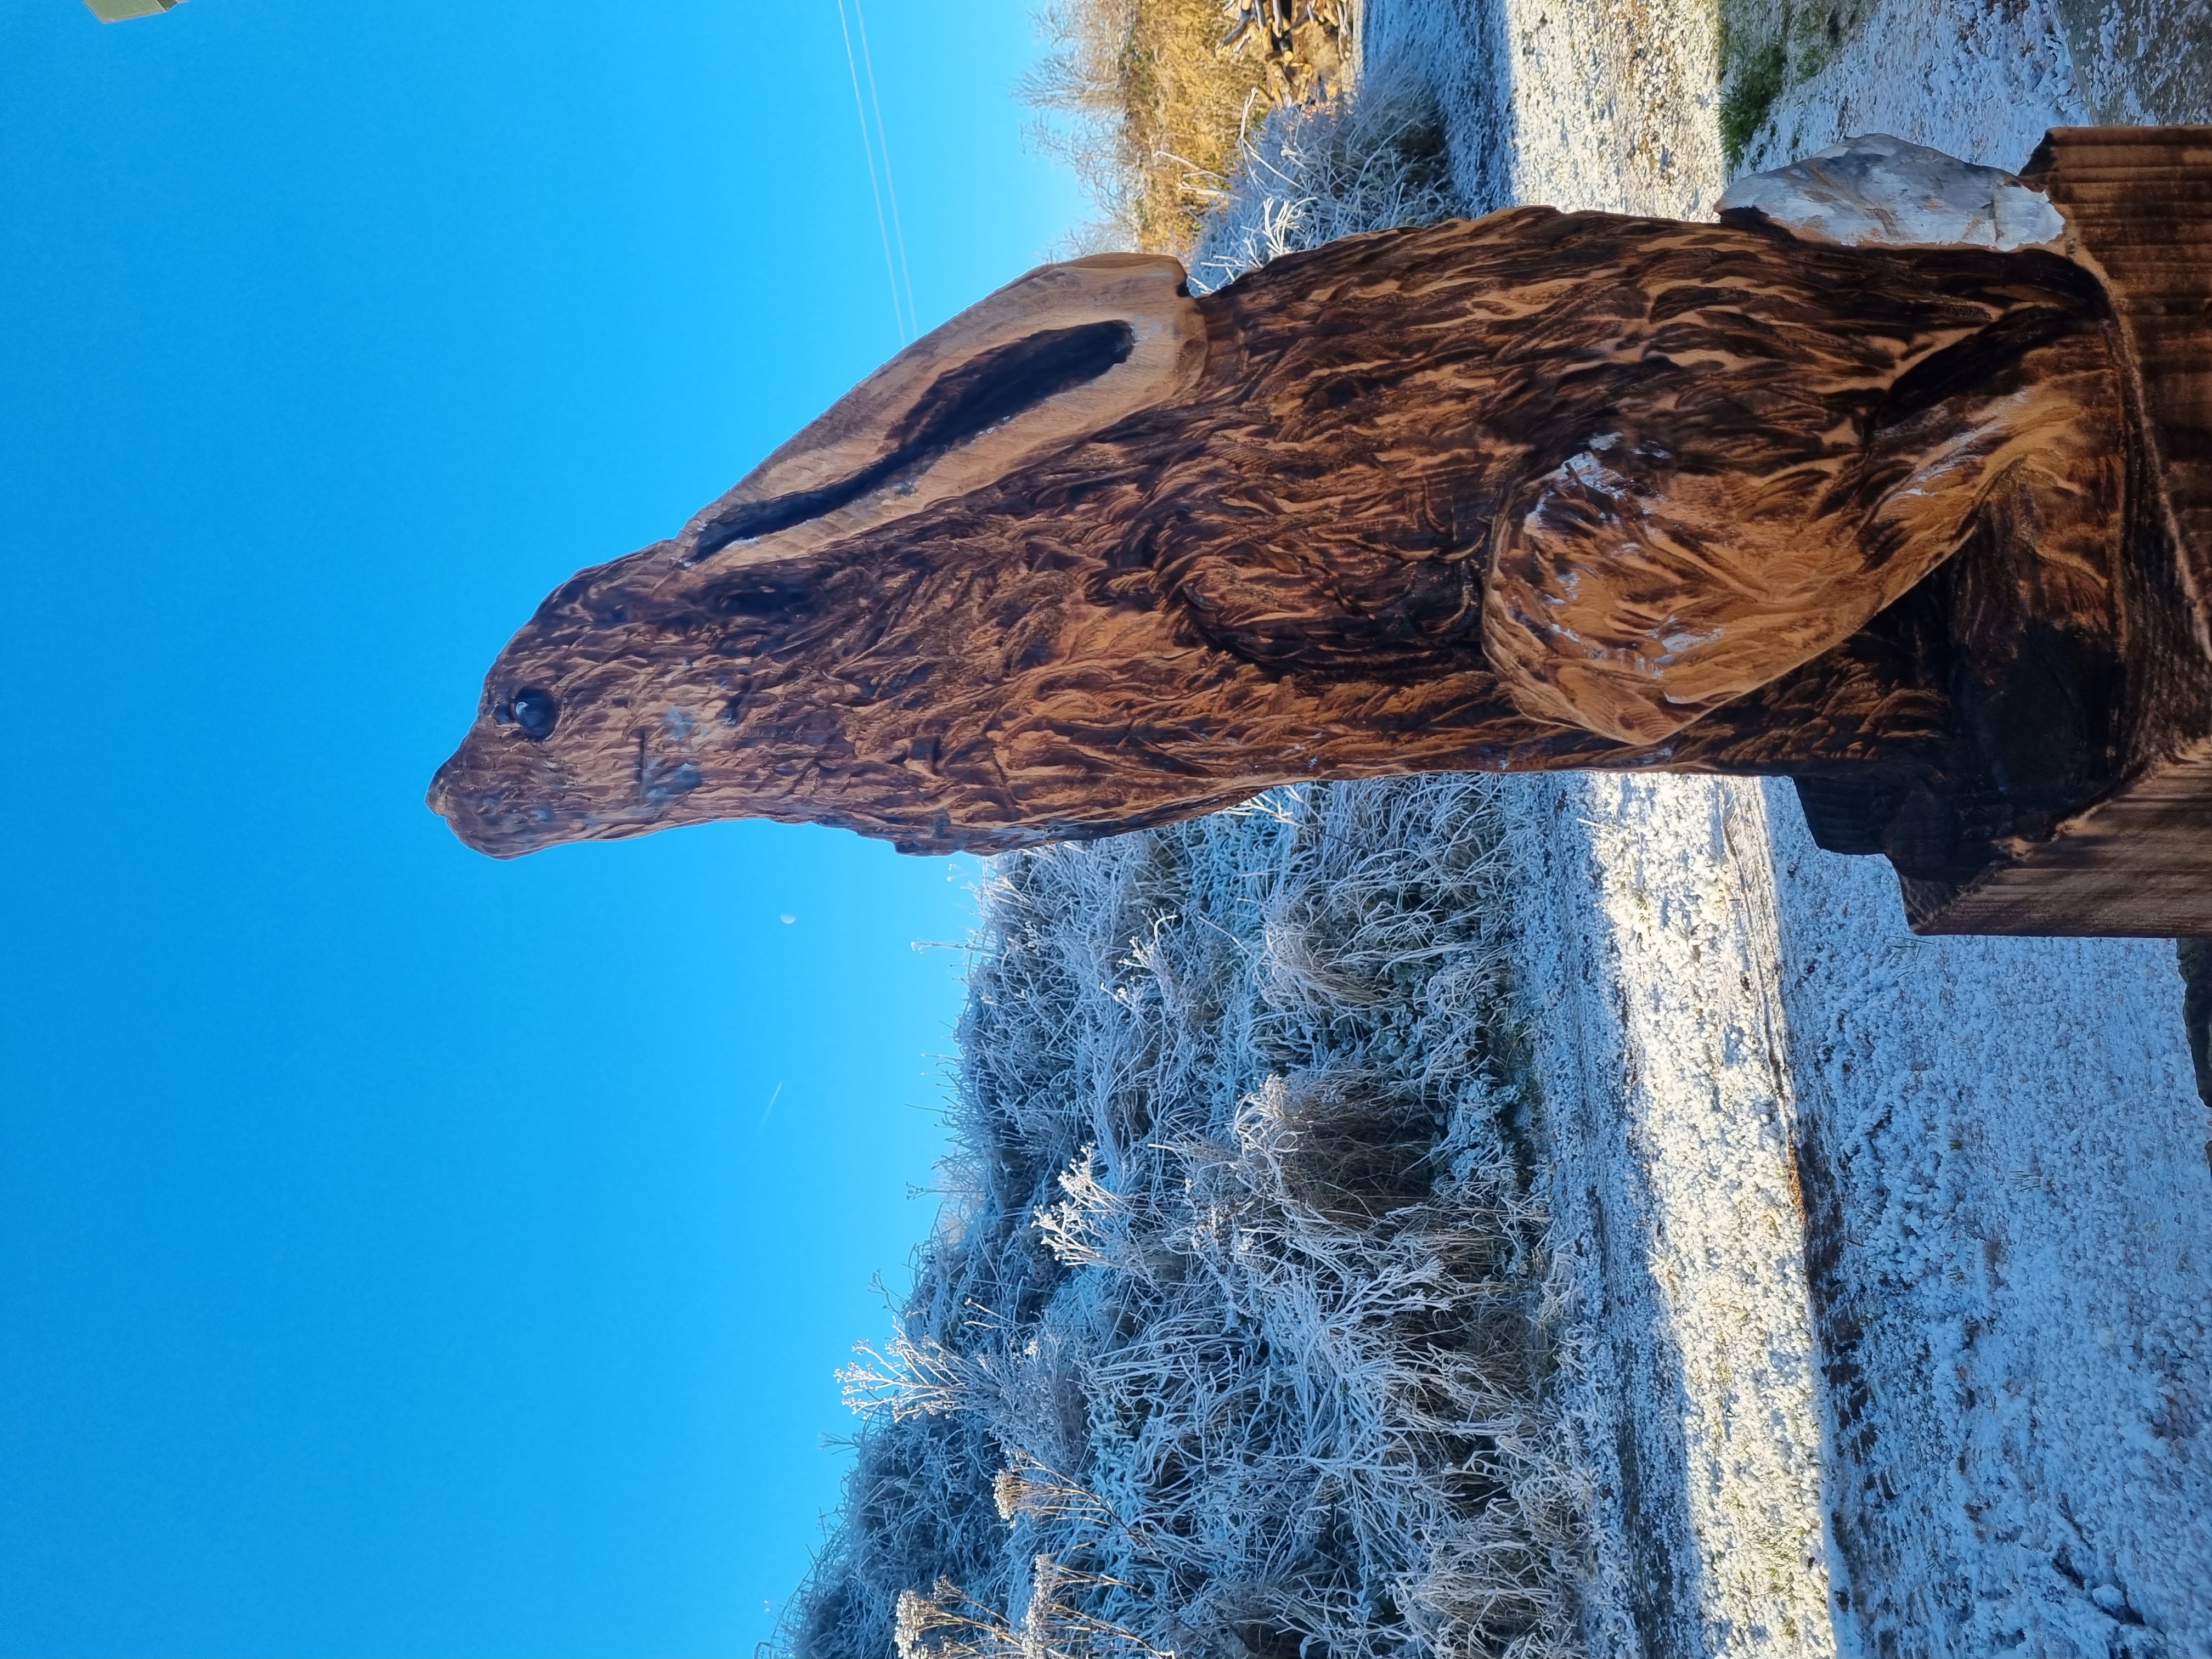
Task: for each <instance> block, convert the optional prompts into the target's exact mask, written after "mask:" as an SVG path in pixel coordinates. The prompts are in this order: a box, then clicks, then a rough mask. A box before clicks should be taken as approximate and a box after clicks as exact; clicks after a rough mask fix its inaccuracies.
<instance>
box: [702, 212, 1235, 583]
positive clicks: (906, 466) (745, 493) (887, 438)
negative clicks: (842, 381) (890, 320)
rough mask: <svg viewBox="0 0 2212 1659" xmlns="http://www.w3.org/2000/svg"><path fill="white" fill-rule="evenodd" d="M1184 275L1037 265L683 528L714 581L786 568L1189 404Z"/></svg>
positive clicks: (1162, 261) (882, 371)
mask: <svg viewBox="0 0 2212 1659" xmlns="http://www.w3.org/2000/svg"><path fill="white" fill-rule="evenodd" d="M1184 282H1185V278H1184V274H1183V269H1182V266H1181V265H1180V264H1176V261H1174V260H1173V259H1170V258H1160V257H1157V256H1154V255H1150V254H1134V253H1107V254H1100V255H1097V256H1095V257H1093V258H1088V259H1076V260H1073V261H1071V262H1070V263H1068V264H1059V265H1042V266H1040V267H1039V268H1038V269H1036V270H1032V271H1031V272H1030V273H1029V275H1027V276H1023V277H1021V278H1019V279H1018V280H1017V281H1015V282H1012V283H1008V284H1007V285H1006V287H1004V288H1002V289H1000V290H999V291H998V292H997V293H995V294H994V295H991V296H990V298H988V299H987V300H985V301H982V302H981V303H980V304H978V305H975V306H971V307H969V309H967V310H966V311H963V312H962V313H960V314H959V315H958V316H957V317H955V318H954V319H952V320H951V322H949V323H947V324H945V325H944V326H943V327H942V328H939V329H937V330H934V331H932V332H931V333H928V334H926V335H924V336H923V337H921V339H919V340H917V341H915V343H913V344H912V345H910V346H908V348H907V349H905V350H903V351H902V352H900V353H899V355H898V356H896V357H894V358H892V359H891V360H890V362H888V363H886V364H884V366H883V367H882V368H879V369H878V370H877V371H876V372H875V373H874V374H871V375H870V376H868V378H867V379H866V380H863V381H861V382H860V385H859V386H855V387H854V389H853V390H852V391H850V392H847V393H846V394H845V396H844V397H843V398H840V399H839V400H838V402H837V403H836V406H835V407H833V408H832V409H831V410H829V413H828V414H826V415H824V416H822V418H821V419H819V420H817V421H816V422H814V423H813V424H812V425H811V426H810V427H808V428H806V429H805V431H804V432H801V433H800V434H799V435H798V436H797V437H795V438H793V440H792V441H790V442H789V443H787V444H786V445H784V446H783V447H782V448H781V449H779V450H777V451H776V452H775V454H773V455H771V456H769V458H768V459H766V460H765V461H763V462H762V463H761V464H760V465H758V466H757V467H756V468H754V469H753V471H751V472H750V473H749V474H747V475H746V477H745V478H744V481H743V482H742V483H739V484H738V487H737V488H736V489H732V491H730V493H729V494H728V495H725V496H723V497H722V498H721V500H720V501H716V502H715V503H714V505H713V506H712V507H708V508H707V509H706V510H705V511H704V512H702V513H700V514H699V515H698V516H697V517H696V518H695V519H693V520H691V522H690V524H689V525H688V526H685V528H684V534H683V536H682V537H681V538H679V539H678V557H679V559H680V560H681V562H683V563H684V564H686V565H697V564H700V563H702V562H708V561H711V562H713V564H714V568H715V569H717V570H725V569H729V568H735V567H738V566H742V565H748V564H765V563H770V562H780V561H781V560H784V559H789V558H795V557H797V556H799V555H800V554H803V553H806V552H810V551H811V550H813V549H815V548H817V547H821V546H824V545H826V544H829V543H830V542H834V541H839V540H842V539H843V538H846V537H848V536H852V535H855V534H858V533H859V532H862V531H866V530H870V529H872V528H874V527H875V526H878V525H882V524H887V523H889V522H890V521H891V520H895V519H900V518H904V517H905V516H907V515H908V513H918V512H920V511H921V509H922V508H924V507H929V506H932V505H933V504H935V503H936V502H939V501H947V500H950V499H951V498H952V497H954V496H957V495H966V494H968V493H969V491H970V490H974V489H981V488H982V487H983V486H985V485H987V484H989V483H993V482H994V481H996V480H997V479H999V478H1001V477H1005V476H1006V474H1007V473H1009V472H1012V471H1014V470H1015V469H1017V468H1018V467H1020V466H1022V465H1024V464H1025V463H1027V462H1029V461H1031V460H1034V459H1037V458H1039V457H1041V456H1042V455H1045V454H1047V453H1049V452H1051V451H1053V450H1055V449H1062V448H1065V447H1067V446H1068V445H1070V444H1073V443H1075V442H1077V441H1080V440H1081V439H1084V438H1085V437H1088V436H1089V435H1091V434H1092V433H1095V432H1102V431H1103V430H1104V429H1105V428H1108V427H1109V426H1111V425H1113V424H1114V423H1115V422H1116V421H1119V420H1121V419H1123V418H1125V417H1127V416H1131V415H1134V414H1136V413H1137V412H1138V411H1139V410H1146V409H1150V408H1152V406H1153V405H1155V404H1161V403H1165V402H1166V401H1168V400H1169V399H1170V398H1175V397H1176V396H1178V395H1180V394H1181V393H1182V392H1187V391H1188V390H1189V389H1190V387H1191V386H1193V385H1194V384H1195V383H1196V382H1197V380H1198V377H1199V375H1200V374H1201V373H1202V372H1203V371H1204V369H1205V368H1206V325H1205V323H1204V322H1203V320H1202V319H1200V315H1199V310H1198V305H1197V302H1196V301H1194V300H1192V299H1191V297H1190V295H1189V292H1188V289H1186V287H1185V286H1184Z"/></svg>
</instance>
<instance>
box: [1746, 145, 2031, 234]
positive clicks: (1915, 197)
mask: <svg viewBox="0 0 2212 1659" xmlns="http://www.w3.org/2000/svg"><path fill="white" fill-rule="evenodd" d="M1720 208H1721V211H1722V212H1723V213H1725V212H1727V211H1728V210H1729V209H1731V208H1741V209H1748V210H1753V211H1755V212H1758V213H1761V214H1764V215H1765V216H1766V217H1767V218H1769V219H1771V220H1772V221H1773V222H1775V223H1776V224H1778V225H1781V226H1782V227H1784V228H1785V229H1787V230H1789V231H1790V233H1791V234H1794V235H1797V236H1802V237H1804V238H1806V239H1807V240H1811V241H1820V242H1841V243H1846V244H1857V245H1861V246H1863V245H1866V244H1869V243H1871V244H1873V245H1875V246H1886V247H1903V246H1915V245H1920V246H1925V245H1927V244H1930V243H1936V244H1948V245H1951V246H1960V245H1964V246H1972V247H1994V248H2003V249H2011V248H2021V247H2035V246H2056V245H2057V243H2059V242H2060V241H2061V240H2063V237H2064V236H2065V234H2066V222H2065V221H2064V220H2063V219H2062V218H2061V217H2060V216H2059V214H2058V210H2057V208H2055V207H2053V206H2051V202H2050V200H2049V198H2048V197H2045V196H2044V194H2043V193H2042V192H2041V191H2038V190H2035V189H2033V188H2032V187H2031V186H2029V185H2024V184H2022V183H2021V181H2020V180H2019V179H2016V178H2015V177H2014V176H2013V175H2012V174H2011V173H2004V172H2001V171H1999V170H1998V169H1997V168H1996V167H1979V166H1977V165H1976V164H1975V163H1973V162H1972V161H1959V160H1957V159H1956V158H1955V157H1953V156H1949V155H1944V154H1943V153H1942V151H1941V150H1936V149H1926V148H1924V147H1923V146H1922V145H1919V144H1908V143H1905V140H1903V139H1902V138H1893V137H1889V135H1887V133H1879V132H1877V133H1869V134H1867V135H1866V136H1864V137H1857V138H1846V139H1845V140H1844V142H1843V143H1840V144H1836V145H1833V146H1832V147H1831V148H1829V149H1824V150H1822V151H1820V153H1819V154H1818V155H1808V156H1807V157H1806V158H1805V159H1804V160H1803V161H1793V162H1791V163H1790V165H1789V166H1788V167H1777V168H1776V169H1775V170H1774V171H1773V172H1771V173H1753V174H1752V175H1751V176H1750V177H1748V178H1746V179H1737V180H1736V181H1735V183H1734V184H1733V185H1729V188H1728V191H1727V192H1726V193H1725V194H1724V195H1723V196H1722V197H1721V200H1720Z"/></svg>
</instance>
